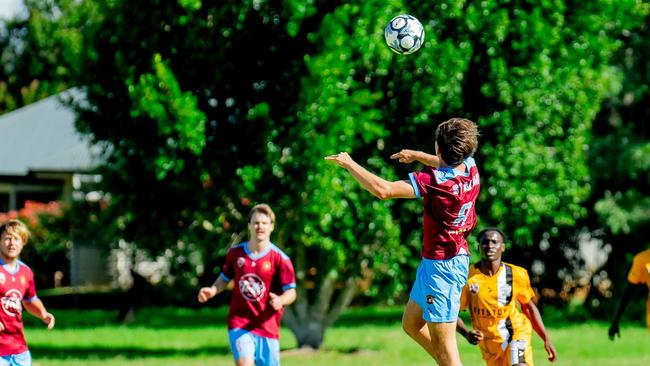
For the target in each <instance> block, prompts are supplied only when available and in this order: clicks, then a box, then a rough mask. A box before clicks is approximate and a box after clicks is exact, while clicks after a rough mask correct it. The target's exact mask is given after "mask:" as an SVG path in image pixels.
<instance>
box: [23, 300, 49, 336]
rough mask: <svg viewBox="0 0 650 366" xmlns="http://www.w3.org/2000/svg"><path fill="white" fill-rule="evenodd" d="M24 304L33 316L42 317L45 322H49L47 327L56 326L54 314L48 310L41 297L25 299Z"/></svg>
mask: <svg viewBox="0 0 650 366" xmlns="http://www.w3.org/2000/svg"><path fill="white" fill-rule="evenodd" d="M23 306H25V309H26V310H27V311H28V312H29V313H30V314H32V315H33V316H35V317H37V318H39V319H41V320H42V321H43V323H45V324H47V329H52V328H54V315H52V314H50V313H48V312H47V310H46V309H45V305H43V302H42V301H41V300H40V299H35V300H33V301H24V302H23Z"/></svg>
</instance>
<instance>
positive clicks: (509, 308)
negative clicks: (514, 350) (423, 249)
mask: <svg viewBox="0 0 650 366" xmlns="http://www.w3.org/2000/svg"><path fill="white" fill-rule="evenodd" d="M534 297H535V293H534V292H533V289H532V288H531V286H530V278H529V277H528V272H526V270H525V269H523V268H521V267H518V266H515V265H512V264H509V263H503V262H502V263H501V267H500V268H499V270H498V271H497V273H495V274H494V275H493V276H487V275H485V274H483V273H482V272H481V271H480V269H479V268H478V264H474V265H472V266H470V270H469V277H468V279H467V284H466V285H465V287H463V292H462V295H461V299H460V309H461V310H468V311H469V313H470V317H471V319H472V327H473V328H474V329H478V330H480V331H481V332H483V337H484V340H483V342H481V344H479V346H481V350H482V351H483V352H484V356H488V355H486V354H485V352H487V353H492V352H494V350H495V349H496V348H497V347H498V348H501V349H505V348H506V347H507V345H508V343H509V342H510V341H512V340H514V339H530V338H531V336H532V326H531V324H530V321H529V320H528V318H527V317H526V316H525V315H524V314H522V313H521V312H520V311H519V309H518V307H517V302H519V303H522V304H526V303H528V302H529V301H531V300H532V299H533V298H534Z"/></svg>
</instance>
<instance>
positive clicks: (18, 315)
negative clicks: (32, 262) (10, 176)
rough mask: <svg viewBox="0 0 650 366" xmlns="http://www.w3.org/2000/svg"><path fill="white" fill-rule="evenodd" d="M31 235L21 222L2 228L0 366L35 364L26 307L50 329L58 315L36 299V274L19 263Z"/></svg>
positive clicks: (0, 236) (0, 234) (14, 221)
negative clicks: (27, 336)
mask: <svg viewBox="0 0 650 366" xmlns="http://www.w3.org/2000/svg"><path fill="white" fill-rule="evenodd" d="M29 235H30V234H29V230H28V229H27V227H26V226H25V224H23V223H22V222H20V221H18V220H9V221H7V222H5V223H4V224H2V225H1V226H0V260H1V261H2V263H0V264H1V265H0V296H2V299H1V302H2V310H0V365H12V366H13V365H16V366H29V365H31V364H32V356H31V354H30V352H29V349H28V348H27V342H26V341H25V335H24V331H23V316H22V313H23V307H25V309H27V311H28V312H29V313H30V314H32V315H34V316H35V317H37V318H39V319H41V320H42V321H43V322H44V323H45V324H47V328H48V329H52V327H54V316H53V315H52V314H50V313H48V312H47V310H46V309H45V306H44V305H43V302H42V301H41V300H40V299H39V298H38V297H36V288H35V287H34V273H32V270H31V269H30V268H29V267H27V265H25V263H23V262H21V261H20V260H18V257H19V256H20V253H21V252H22V250H23V247H24V246H25V244H27V241H28V240H29Z"/></svg>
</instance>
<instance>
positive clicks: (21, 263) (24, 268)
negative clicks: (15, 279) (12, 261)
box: [18, 260, 34, 274]
mask: <svg viewBox="0 0 650 366" xmlns="http://www.w3.org/2000/svg"><path fill="white" fill-rule="evenodd" d="M18 265H19V266H20V270H21V271H25V272H27V273H31V274H33V273H34V272H33V271H32V269H31V267H29V266H28V265H27V264H25V262H23V261H21V260H18Z"/></svg>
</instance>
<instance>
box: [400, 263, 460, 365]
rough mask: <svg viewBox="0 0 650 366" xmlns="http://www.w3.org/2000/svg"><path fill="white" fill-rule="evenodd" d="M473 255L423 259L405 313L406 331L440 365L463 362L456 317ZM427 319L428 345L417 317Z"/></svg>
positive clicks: (404, 324)
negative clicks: (457, 335)
mask: <svg viewBox="0 0 650 366" xmlns="http://www.w3.org/2000/svg"><path fill="white" fill-rule="evenodd" d="M468 267H469V257H468V256H465V255H460V256H456V257H454V258H450V259H446V260H428V259H423V260H422V262H421V263H420V265H419V267H418V271H417V275H416V279H415V282H414V283H413V288H412V289H411V293H410V300H409V304H407V309H406V311H405V313H404V318H403V320H402V324H403V327H404V330H405V331H406V332H407V334H409V336H411V338H413V339H415V341H416V342H418V344H420V345H421V346H422V347H423V348H424V349H425V350H426V351H427V352H428V353H429V354H431V355H432V356H433V357H434V358H435V359H436V361H437V362H438V364H439V365H460V364H461V363H460V356H459V354H458V345H457V344H456V333H455V332H456V318H457V317H458V310H459V307H460V293H461V289H462V287H463V285H465V282H466V281H467V272H468ZM417 315H419V316H421V319H422V320H423V321H425V322H426V324H427V328H428V332H429V337H428V339H429V341H430V346H428V347H427V346H424V345H423V344H424V343H425V340H426V339H427V336H426V334H425V333H423V330H422V326H421V323H419V322H418V321H417V320H416V318H415V317H416V316H417Z"/></svg>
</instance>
